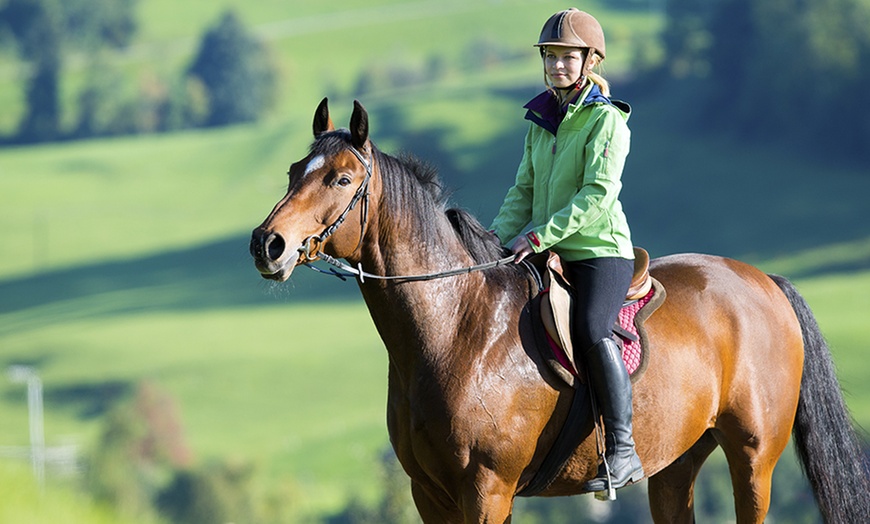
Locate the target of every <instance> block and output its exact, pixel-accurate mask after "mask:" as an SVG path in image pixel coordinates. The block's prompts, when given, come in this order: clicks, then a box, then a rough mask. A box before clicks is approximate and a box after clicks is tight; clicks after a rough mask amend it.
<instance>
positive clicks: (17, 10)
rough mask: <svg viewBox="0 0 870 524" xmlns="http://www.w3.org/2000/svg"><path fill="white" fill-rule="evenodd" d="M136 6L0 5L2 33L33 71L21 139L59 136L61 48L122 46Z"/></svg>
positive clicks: (40, 1)
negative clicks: (5, 32) (9, 36)
mask: <svg viewBox="0 0 870 524" xmlns="http://www.w3.org/2000/svg"><path fill="white" fill-rule="evenodd" d="M134 1H135V0H121V1H118V0H63V1H60V0H6V1H5V2H3V1H2V0H0V28H2V27H7V28H8V29H9V31H10V33H11V34H12V35H13V37H14V39H15V41H16V42H17V44H18V49H19V54H20V55H21V58H22V59H23V60H25V61H27V62H29V63H30V65H31V71H32V72H31V74H30V75H29V77H28V79H27V84H26V87H25V91H26V96H25V100H26V103H27V110H26V112H25V115H24V117H23V119H22V121H21V122H20V124H19V129H18V139H19V140H21V141H24V142H35V141H43V140H53V139H55V138H57V137H58V136H59V135H60V128H59V125H60V102H59V97H58V85H59V82H60V72H61V68H62V65H63V63H62V62H63V54H62V49H64V48H65V47H66V46H67V45H74V46H79V47H81V46H87V45H91V46H97V45H103V44H108V45H112V46H124V45H126V44H127V43H128V42H129V41H130V38H131V36H132V34H133V31H134V29H135V23H134V21H133V20H134V19H133V7H134Z"/></svg>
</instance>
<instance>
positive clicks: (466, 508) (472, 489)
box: [461, 466, 516, 524]
mask: <svg viewBox="0 0 870 524" xmlns="http://www.w3.org/2000/svg"><path fill="white" fill-rule="evenodd" d="M515 492H516V482H514V483H509V482H505V481H504V479H502V477H501V476H499V475H497V474H496V473H495V472H494V471H492V470H490V469H488V468H485V467H483V466H478V468H477V472H476V474H475V475H474V477H473V479H472V478H468V479H467V481H466V482H464V483H463V489H462V494H461V496H462V502H461V504H462V513H463V515H464V516H465V520H464V521H463V523H464V524H484V523H485V524H503V523H510V521H511V514H512V513H513V507H514V493H515Z"/></svg>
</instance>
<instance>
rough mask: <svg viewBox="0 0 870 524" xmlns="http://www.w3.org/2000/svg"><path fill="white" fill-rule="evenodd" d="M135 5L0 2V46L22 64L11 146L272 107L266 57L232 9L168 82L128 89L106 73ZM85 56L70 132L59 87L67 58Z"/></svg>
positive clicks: (239, 116)
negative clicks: (20, 104) (20, 102)
mask: <svg viewBox="0 0 870 524" xmlns="http://www.w3.org/2000/svg"><path fill="white" fill-rule="evenodd" d="M134 8H135V0H0V46H6V47H10V48H14V49H15V50H16V51H17V54H18V55H19V56H20V58H21V60H22V61H23V62H24V63H26V64H27V65H28V67H27V70H28V73H27V74H26V75H25V79H24V86H23V90H24V94H25V96H24V100H25V106H26V108H25V111H24V115H23V116H22V118H21V120H20V122H19V125H18V128H17V130H16V131H15V134H14V136H11V137H6V138H5V139H6V140H7V141H12V142H25V143H26V142H40V141H49V140H59V139H64V138H82V137H91V136H102V135H114V134H129V133H139V132H153V131H167V130H172V129H180V128H187V127H197V126H216V125H226V124H231V123H237V122H249V121H254V120H256V119H257V118H259V117H260V116H261V115H262V114H263V113H264V112H265V111H266V110H267V109H268V108H269V106H270V105H271V103H272V101H273V92H274V85H275V80H276V74H275V67H274V64H273V62H272V60H271V58H270V55H269V53H268V50H267V49H266V48H265V46H264V45H263V44H262V43H261V42H260V41H258V40H257V39H256V38H255V37H254V36H253V35H252V34H251V33H250V32H249V31H247V29H246V28H245V27H244V25H243V24H242V22H241V20H240V19H239V17H238V16H237V15H235V14H234V13H233V12H232V11H228V12H226V13H225V14H224V15H223V16H222V17H221V19H220V20H219V22H218V23H217V24H216V25H215V26H213V27H211V28H209V29H208V30H207V31H206V32H205V34H204V35H203V37H202V39H201V41H200V45H199V50H198V53H197V54H196V56H195V57H194V59H193V60H192V62H191V63H190V64H189V65H188V67H187V68H186V69H185V70H184V71H183V72H182V73H181V74H180V75H179V77H178V78H175V79H170V80H168V81H166V80H162V79H157V78H149V79H145V81H142V82H141V83H140V84H138V85H137V84H136V83H135V82H136V80H135V79H132V78H130V77H129V76H125V75H124V74H123V73H121V72H119V71H117V70H116V69H115V68H111V67H106V61H107V60H109V59H110V58H111V56H112V54H113V53H118V52H121V51H122V50H124V49H125V48H126V47H128V46H129V45H130V43H131V42H132V39H133V36H134V35H135V31H136V20H135V11H134ZM70 50H74V51H78V52H80V53H81V54H82V55H84V56H86V57H88V59H89V60H90V64H89V65H88V66H87V67H88V74H87V80H86V82H85V85H84V88H83V89H82V91H81V92H80V93H79V95H78V116H77V118H76V123H75V126H74V128H72V129H62V127H61V114H62V109H63V108H62V107H61V98H60V93H59V91H60V90H59V85H60V83H61V76H62V75H63V74H64V72H65V71H64V59H65V57H66V54H67V53H68V52H69V51H70Z"/></svg>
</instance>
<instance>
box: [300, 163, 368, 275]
mask: <svg viewBox="0 0 870 524" xmlns="http://www.w3.org/2000/svg"><path fill="white" fill-rule="evenodd" d="M350 151H351V152H352V153H353V154H354V156H356V157H357V159H359V161H360V163H361V164H362V165H363V167H364V168H365V170H366V175H365V177H364V178H363V181H362V182H360V184H359V187H358V188H357V189H356V192H355V193H354V194H353V197H352V198H351V199H350V202H349V203H348V204H347V207H346V208H344V211H342V213H341V214H340V215H338V218H336V219H335V222H333V223H332V224H330V225H329V226H327V227H326V229H324V230H323V232H322V233H320V234H319V235H311V236H310V237H308V238H306V239H305V240H304V241H302V245H301V246H299V249H298V251H299V253H300V256H303V257H305V263H306V264H307V263H309V262H313V261H315V260H317V259H318V258H323V257H324V255H326V253H323V252H321V251H320V248H321V246H323V242H325V241H326V239H327V238H329V237H331V236H332V235H333V233H335V231H336V230H337V229H338V227H339V226H340V225H341V224H342V223H344V221H345V219H346V218H347V215H349V214H350V212H351V211H353V209H354V208H355V207H356V205H357V204H359V201H360V200H362V201H363V208H362V213H361V214H360V230H359V241H358V242H357V244H356V248H354V251H356V250H357V249H359V247H360V246H361V245H362V241H363V235H365V230H366V223H367V222H368V216H369V181H370V180H371V179H372V162H367V161H366V159H365V157H363V155H362V153H360V152H359V151H358V150H357V149H356V148H355V147H352V146H351V148H350ZM326 256H329V255H326Z"/></svg>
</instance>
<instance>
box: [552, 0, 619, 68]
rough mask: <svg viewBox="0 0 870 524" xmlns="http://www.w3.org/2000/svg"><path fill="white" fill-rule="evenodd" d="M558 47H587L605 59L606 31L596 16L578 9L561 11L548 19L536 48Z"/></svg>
mask: <svg viewBox="0 0 870 524" xmlns="http://www.w3.org/2000/svg"><path fill="white" fill-rule="evenodd" d="M548 45H556V46H563V47H586V48H589V49H592V50H593V51H594V52H596V53H598V54H599V55H601V59H602V60H603V59H604V30H602V29H601V24H599V23H598V20H596V19H595V17H594V16H592V15H590V14H589V13H586V12H584V11H580V10H579V9H577V8H576V7H572V8H570V9H566V10H564V11H559V12H558V13H556V14H554V15H553V16H551V17H550V18H549V19H547V22H546V23H545V24H544V28H543V29H541V37H540V38H538V43H537V44H535V47H540V48H542V49H543V47H544V46H548Z"/></svg>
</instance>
